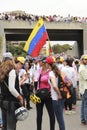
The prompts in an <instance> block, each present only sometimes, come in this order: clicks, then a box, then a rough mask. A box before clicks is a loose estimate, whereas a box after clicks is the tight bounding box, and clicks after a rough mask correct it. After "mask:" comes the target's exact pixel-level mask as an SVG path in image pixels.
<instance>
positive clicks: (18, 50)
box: [6, 43, 26, 57]
mask: <svg viewBox="0 0 87 130" xmlns="http://www.w3.org/2000/svg"><path fill="white" fill-rule="evenodd" d="M24 45H25V43H20V44H18V45H16V46H15V45H13V44H6V50H7V51H10V52H11V53H12V54H13V55H14V56H24V57H25V56H26V52H25V51H24V50H23V47H24Z"/></svg>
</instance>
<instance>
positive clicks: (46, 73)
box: [36, 60, 55, 130]
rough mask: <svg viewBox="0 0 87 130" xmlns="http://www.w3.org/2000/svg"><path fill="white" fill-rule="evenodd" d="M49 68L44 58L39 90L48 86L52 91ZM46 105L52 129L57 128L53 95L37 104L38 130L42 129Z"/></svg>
mask: <svg viewBox="0 0 87 130" xmlns="http://www.w3.org/2000/svg"><path fill="white" fill-rule="evenodd" d="M49 72H50V70H49V68H47V67H46V63H45V62H44V60H42V65H41V69H40V70H39V72H38V73H39V74H38V82H39V83H38V86H37V90H41V89H44V88H47V90H48V91H49V93H50V89H51V88H50V84H49V82H48V80H49ZM44 105H45V106H46V109H47V112H48V115H49V120H50V130H54V129H55V115H54V109H53V105H52V98H51V96H48V97H47V98H45V99H42V100H41V103H37V104H36V112H37V118H36V123H37V130H42V116H43V107H44Z"/></svg>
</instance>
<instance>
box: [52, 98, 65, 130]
mask: <svg viewBox="0 0 87 130" xmlns="http://www.w3.org/2000/svg"><path fill="white" fill-rule="evenodd" d="M52 102H53V108H54V112H55V115H56V118H57V121H58V124H59V130H65V122H64V117H63V106H64V100H63V99H59V100H52Z"/></svg>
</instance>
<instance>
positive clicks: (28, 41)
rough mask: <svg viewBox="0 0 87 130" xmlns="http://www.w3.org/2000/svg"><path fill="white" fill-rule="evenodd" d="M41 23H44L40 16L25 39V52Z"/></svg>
mask: <svg viewBox="0 0 87 130" xmlns="http://www.w3.org/2000/svg"><path fill="white" fill-rule="evenodd" d="M43 24H44V22H43V19H42V18H41V19H40V20H39V21H38V22H37V24H36V26H35V27H34V29H33V31H32V32H31V34H30V36H29V38H28V40H27V41H26V43H25V46H24V50H25V51H26V52H27V51H28V49H29V46H30V43H31V41H32V39H33V38H34V37H35V35H36V34H37V32H38V30H39V29H40V28H41V27H42V25H43Z"/></svg>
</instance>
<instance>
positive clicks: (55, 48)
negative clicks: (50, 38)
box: [52, 44, 70, 54]
mask: <svg viewBox="0 0 87 130" xmlns="http://www.w3.org/2000/svg"><path fill="white" fill-rule="evenodd" d="M69 48H70V45H69V44H64V45H59V44H57V45H54V46H53V47H52V49H53V52H54V53H55V54H56V53H61V52H66V51H67V50H68V49H69Z"/></svg>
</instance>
